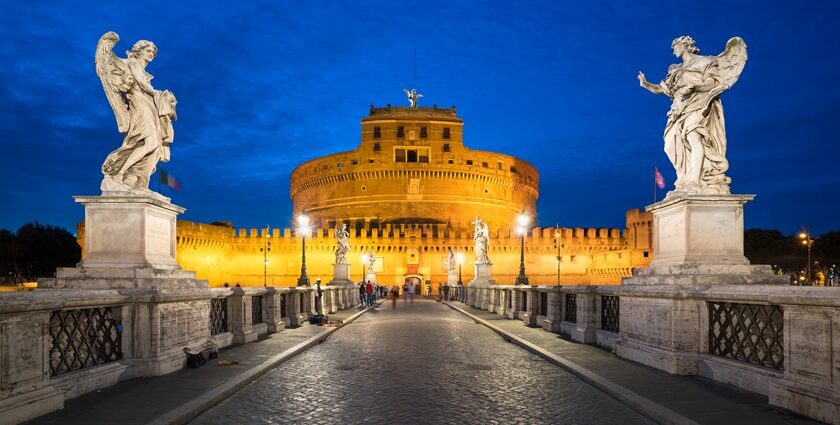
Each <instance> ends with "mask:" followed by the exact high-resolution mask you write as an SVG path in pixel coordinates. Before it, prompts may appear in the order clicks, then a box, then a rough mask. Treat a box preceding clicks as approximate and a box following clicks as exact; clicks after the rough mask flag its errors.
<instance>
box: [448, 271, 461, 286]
mask: <svg viewBox="0 0 840 425" xmlns="http://www.w3.org/2000/svg"><path fill="white" fill-rule="evenodd" d="M446 284H447V285H449V286H455V285H457V284H458V273H455V272H449V274H448V275H446Z"/></svg>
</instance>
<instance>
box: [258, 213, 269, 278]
mask: <svg viewBox="0 0 840 425" xmlns="http://www.w3.org/2000/svg"><path fill="white" fill-rule="evenodd" d="M269 230H270V228H269V226H268V225H267V224H266V225H265V234H264V235H263V247H262V248H260V251H262V252H263V286H268V285H267V284H268V251H271V242H270V241H269V240H268V232H269Z"/></svg>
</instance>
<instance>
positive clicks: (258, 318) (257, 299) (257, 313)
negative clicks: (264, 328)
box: [251, 295, 263, 325]
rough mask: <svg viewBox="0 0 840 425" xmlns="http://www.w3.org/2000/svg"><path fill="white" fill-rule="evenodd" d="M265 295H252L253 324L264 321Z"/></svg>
mask: <svg viewBox="0 0 840 425" xmlns="http://www.w3.org/2000/svg"><path fill="white" fill-rule="evenodd" d="M262 305H263V297H262V295H254V296H252V297H251V324H252V325H256V324H257V323H262V322H263V314H262V313H263V311H262Z"/></svg>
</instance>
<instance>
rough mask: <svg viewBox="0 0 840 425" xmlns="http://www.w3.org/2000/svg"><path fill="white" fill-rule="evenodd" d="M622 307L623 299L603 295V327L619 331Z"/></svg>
mask: <svg viewBox="0 0 840 425" xmlns="http://www.w3.org/2000/svg"><path fill="white" fill-rule="evenodd" d="M620 307H621V301H620V299H619V298H618V297H617V296H614V295H603V296H601V329H603V330H605V331H610V332H618V330H619V320H618V318H619V312H620Z"/></svg>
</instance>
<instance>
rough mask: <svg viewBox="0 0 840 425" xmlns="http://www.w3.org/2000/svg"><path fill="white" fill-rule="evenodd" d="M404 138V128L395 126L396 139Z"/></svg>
mask: <svg viewBox="0 0 840 425" xmlns="http://www.w3.org/2000/svg"><path fill="white" fill-rule="evenodd" d="M404 137H405V127H403V126H401V125H400V126H397V138H400V139H402V138H404Z"/></svg>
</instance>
